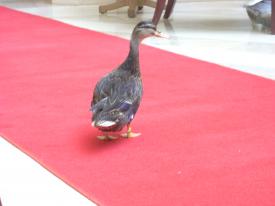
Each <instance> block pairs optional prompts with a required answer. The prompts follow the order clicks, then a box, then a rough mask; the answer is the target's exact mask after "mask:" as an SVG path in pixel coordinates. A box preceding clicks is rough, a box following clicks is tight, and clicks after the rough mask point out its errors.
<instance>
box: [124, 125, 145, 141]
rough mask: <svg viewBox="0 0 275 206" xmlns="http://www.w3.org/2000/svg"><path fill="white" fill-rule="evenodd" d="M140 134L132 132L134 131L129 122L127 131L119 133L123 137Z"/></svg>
mask: <svg viewBox="0 0 275 206" xmlns="http://www.w3.org/2000/svg"><path fill="white" fill-rule="evenodd" d="M140 135H141V133H134V132H132V129H131V126H130V124H127V132H126V133H123V134H121V136H122V137H125V138H133V137H138V136H140Z"/></svg>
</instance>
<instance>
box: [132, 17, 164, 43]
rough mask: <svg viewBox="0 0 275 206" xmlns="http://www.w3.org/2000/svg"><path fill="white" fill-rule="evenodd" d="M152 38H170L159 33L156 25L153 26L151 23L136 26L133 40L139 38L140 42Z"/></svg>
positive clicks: (141, 23) (146, 22)
mask: <svg viewBox="0 0 275 206" xmlns="http://www.w3.org/2000/svg"><path fill="white" fill-rule="evenodd" d="M150 36H156V37H163V38H168V36H167V35H164V34H162V33H161V32H159V31H158V30H157V28H156V25H155V24H153V22H151V21H141V22H139V23H138V24H137V25H136V26H135V28H134V30H133V33H132V38H138V39H139V40H140V41H141V40H143V39H145V38H147V37H150Z"/></svg>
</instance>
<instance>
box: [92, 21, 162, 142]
mask: <svg viewBox="0 0 275 206" xmlns="http://www.w3.org/2000/svg"><path fill="white" fill-rule="evenodd" d="M150 36H158V37H164V36H163V35H162V34H161V33H160V32H158V31H157V30H156V26H155V25H154V24H153V23H152V22H149V21H142V22H140V23H138V24H137V25H136V26H135V28H134V30H133V32H132V36H131V41H130V51H129V54H128V56H127V58H126V59H125V61H124V62H123V63H122V64H121V65H120V66H119V67H118V68H116V69H114V70H113V71H112V72H111V73H109V74H108V75H106V76H105V77H103V78H102V79H101V80H100V81H98V82H97V84H96V86H95V89H94V93H93V99H92V102H91V111H92V113H93V116H92V126H94V127H96V128H98V129H99V130H101V131H103V135H102V136H98V138H99V139H101V140H104V139H116V138H117V137H116V136H112V135H110V134H109V133H110V132H117V131H121V130H122V129H123V128H124V127H125V126H127V132H126V133H125V134H122V136H123V137H127V138H130V137H136V136H139V135H140V133H133V132H132V131H131V127H130V123H131V121H132V120H133V119H134V116H135V114H136V112H137V110H138V108H139V105H140V101H141V98H142V93H143V92H142V80H141V74H140V66H139V44H140V42H141V41H142V40H143V39H145V38H146V37H150Z"/></svg>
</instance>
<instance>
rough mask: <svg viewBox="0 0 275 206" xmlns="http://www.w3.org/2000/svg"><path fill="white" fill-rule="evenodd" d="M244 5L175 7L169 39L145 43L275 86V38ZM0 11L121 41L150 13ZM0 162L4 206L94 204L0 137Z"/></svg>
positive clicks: (40, 8)
mask: <svg viewBox="0 0 275 206" xmlns="http://www.w3.org/2000/svg"><path fill="white" fill-rule="evenodd" d="M245 2H246V1H244V0H231V1H230V0H228V1H223V0H220V1H214V0H208V1H207V0H205V1H203V0H201V1H198V0H196V1H195V2H192V1H190V0H186V1H180V2H178V3H177V4H176V6H175V10H174V13H173V15H172V17H171V18H170V19H169V20H168V21H165V20H163V19H161V21H160V23H159V30H161V31H162V32H164V33H167V34H169V35H170V39H158V38H150V39H147V40H145V42H144V43H145V44H148V45H151V46H154V47H158V48H161V49H164V50H168V51H171V52H175V53H179V54H182V55H186V56H190V57H194V58H197V59H202V60H205V61H209V62H213V63H217V64H220V65H225V66H228V67H231V68H232V69H237V70H241V71H244V72H247V73H252V74H256V75H259V76H262V77H265V78H269V79H273V80H275V61H274V58H275V36H272V35H270V34H266V33H262V32H260V31H254V30H252V27H251V25H250V21H249V19H248V17H247V15H246V12H245V9H244V7H243V4H244V3H245ZM0 5H3V6H7V7H10V8H13V9H17V10H20V11H24V12H28V13H32V14H36V15H40V16H45V17H48V18H53V19H56V20H58V21H62V22H65V23H68V24H72V25H76V26H79V27H83V28H87V29H92V30H96V31H101V32H104V33H108V34H112V35H115V36H119V37H122V38H126V39H129V37H130V33H131V31H132V29H133V27H134V25H135V24H136V23H137V22H139V21H140V20H147V19H151V18H152V16H153V9H151V8H144V10H143V11H142V12H141V13H140V14H139V15H138V16H137V17H136V18H134V19H129V18H128V17H127V9H126V8H122V9H119V10H116V11H112V12H109V13H107V14H104V15H101V14H99V13H98V6H97V5H77V6H76V5H71V6H67V5H51V4H49V3H47V2H45V1H38V0H0ZM0 132H1V131H0ZM3 151H4V152H3ZM3 154H4V155H3ZM0 162H1V164H0V197H1V198H2V202H3V205H9V206H17V205H18V206H19V205H28V206H32V205H35V206H37V205H39V206H44V205H45V206H46V205H47V206H48V205H67V206H68V205H82V206H84V205H92V204H93V203H91V202H90V201H89V200H87V199H86V198H85V197H83V196H82V195H80V194H79V193H77V192H75V191H74V190H73V189H71V188H70V187H68V186H67V185H66V184H65V183H63V182H62V181H60V180H59V179H58V178H56V177H55V176H53V175H51V174H50V173H49V172H47V171H46V170H45V169H44V168H42V167H41V166H40V165H38V164H37V163H36V162H35V161H33V160H32V159H31V158H29V157H28V156H26V155H24V154H23V153H22V152H21V151H19V150H18V149H16V148H15V147H13V146H12V145H10V144H9V143H8V142H6V141H5V140H4V139H2V138H1V137H0ZM15 197H16V198H15ZM5 203H6V204H5Z"/></svg>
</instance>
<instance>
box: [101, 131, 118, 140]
mask: <svg viewBox="0 0 275 206" xmlns="http://www.w3.org/2000/svg"><path fill="white" fill-rule="evenodd" d="M117 138H118V137H116V136H113V135H110V134H108V133H107V132H103V135H100V136H97V139H99V140H113V139H117Z"/></svg>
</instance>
